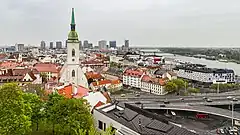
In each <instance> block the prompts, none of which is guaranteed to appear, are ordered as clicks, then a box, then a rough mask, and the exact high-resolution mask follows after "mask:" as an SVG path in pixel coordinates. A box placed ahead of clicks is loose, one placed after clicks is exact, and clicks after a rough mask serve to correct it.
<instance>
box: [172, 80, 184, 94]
mask: <svg viewBox="0 0 240 135" xmlns="http://www.w3.org/2000/svg"><path fill="white" fill-rule="evenodd" d="M172 82H173V83H175V84H176V85H177V91H178V92H179V91H180V90H181V89H183V88H185V82H184V81H183V80H182V79H174V80H172Z"/></svg>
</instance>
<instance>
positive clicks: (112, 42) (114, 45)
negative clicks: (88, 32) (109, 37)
mask: <svg viewBox="0 0 240 135" xmlns="http://www.w3.org/2000/svg"><path fill="white" fill-rule="evenodd" d="M109 46H110V48H117V41H109Z"/></svg>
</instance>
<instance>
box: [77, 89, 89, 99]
mask: <svg viewBox="0 0 240 135" xmlns="http://www.w3.org/2000/svg"><path fill="white" fill-rule="evenodd" d="M88 92H89V89H87V88H85V87H83V86H79V87H78V89H77V94H76V95H74V98H82V97H85V96H87V95H88Z"/></svg>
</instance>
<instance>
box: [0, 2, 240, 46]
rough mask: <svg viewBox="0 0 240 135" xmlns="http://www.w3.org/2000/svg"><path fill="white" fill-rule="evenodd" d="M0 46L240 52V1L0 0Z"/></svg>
mask: <svg viewBox="0 0 240 135" xmlns="http://www.w3.org/2000/svg"><path fill="white" fill-rule="evenodd" d="M0 2H1V4H0V45H1V46H2V45H6V44H15V43H25V44H31V45H39V44H40V41H41V40H44V41H46V42H47V44H48V42H49V41H56V40H62V41H63V40H65V39H66V38H67V35H68V32H69V29H70V27H69V23H70V17H71V8H72V7H74V8H75V11H76V13H75V15H76V23H77V32H78V34H79V37H80V39H81V40H89V41H90V42H93V44H94V45H96V44H97V41H98V40H101V39H105V40H117V44H118V45H121V44H123V41H124V39H129V40H130V43H131V45H133V46H140V45H142V46H144V45H152V46H159V47H161V46H169V47H174V46H176V47H177V46H184V47H199V46H208V47H209V46H210V45H212V46H215V47H216V46H217V47H228V46H235V47H240V38H239V37H240V0H0Z"/></svg>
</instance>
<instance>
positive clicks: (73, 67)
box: [60, 10, 88, 88]
mask: <svg viewBox="0 0 240 135" xmlns="http://www.w3.org/2000/svg"><path fill="white" fill-rule="evenodd" d="M75 25H76V24H75V18H74V10H72V22H71V31H70V33H69V35H68V40H67V61H66V63H65V65H64V66H63V68H62V70H61V72H60V76H61V78H60V82H62V83H65V84H69V83H71V84H74V85H81V86H83V87H85V88H88V81H87V78H86V76H85V74H84V73H83V71H82V69H81V67H80V63H79V57H80V56H79V55H80V52H79V40H78V34H77V32H76V31H75Z"/></svg>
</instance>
